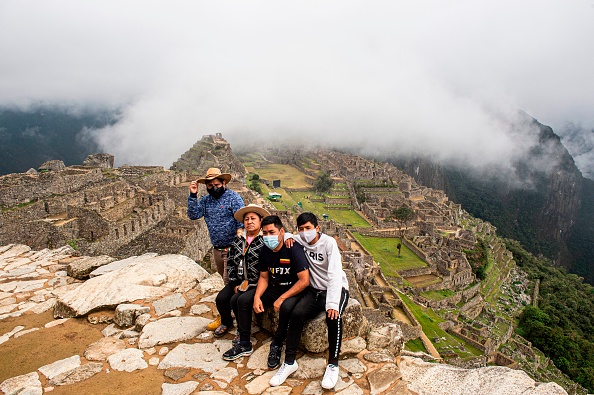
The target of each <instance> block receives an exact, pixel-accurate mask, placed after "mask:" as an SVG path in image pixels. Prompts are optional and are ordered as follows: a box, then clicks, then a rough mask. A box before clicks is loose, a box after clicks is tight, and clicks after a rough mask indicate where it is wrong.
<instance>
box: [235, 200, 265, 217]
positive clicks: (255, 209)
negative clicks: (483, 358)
mask: <svg viewBox="0 0 594 395" xmlns="http://www.w3.org/2000/svg"><path fill="white" fill-rule="evenodd" d="M247 213H256V214H258V215H260V216H261V217H262V218H264V217H268V216H269V215H270V213H269V212H268V210H266V209H265V208H263V207H262V206H260V205H258V204H254V203H250V204H248V205H247V206H245V207H242V208H240V209H239V210H237V211H236V212H235V214H233V216H234V217H235V219H236V220H238V221H239V222H243V216H244V215H246V214H247Z"/></svg>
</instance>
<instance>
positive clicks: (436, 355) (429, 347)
mask: <svg viewBox="0 0 594 395" xmlns="http://www.w3.org/2000/svg"><path fill="white" fill-rule="evenodd" d="M421 340H422V341H423V345H424V346H425V348H426V349H427V351H428V352H429V354H431V355H432V356H433V357H434V358H436V359H441V355H439V353H438V352H437V349H436V348H435V346H434V345H433V343H431V340H429V338H428V337H427V335H426V334H425V332H421Z"/></svg>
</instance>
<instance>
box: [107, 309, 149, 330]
mask: <svg viewBox="0 0 594 395" xmlns="http://www.w3.org/2000/svg"><path fill="white" fill-rule="evenodd" d="M150 310H151V308H150V307H148V306H140V305H137V304H132V303H122V304H120V305H118V307H116V309H115V316H114V317H113V321H114V322H115V323H116V324H117V325H118V326H120V327H122V328H128V327H131V326H132V325H134V321H135V320H136V317H138V316H140V315H141V314H145V313H148V312H149V311H150Z"/></svg>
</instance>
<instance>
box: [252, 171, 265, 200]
mask: <svg viewBox="0 0 594 395" xmlns="http://www.w3.org/2000/svg"><path fill="white" fill-rule="evenodd" d="M248 181H250V182H249V184H248V188H250V189H252V190H254V191H256V192H258V193H259V194H260V195H264V191H263V190H262V184H261V183H260V176H259V175H258V174H249V175H248Z"/></svg>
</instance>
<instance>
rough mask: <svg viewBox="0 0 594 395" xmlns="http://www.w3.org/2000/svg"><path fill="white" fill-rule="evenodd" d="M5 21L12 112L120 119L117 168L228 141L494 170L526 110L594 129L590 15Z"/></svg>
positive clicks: (257, 10)
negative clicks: (209, 139) (93, 112)
mask: <svg viewBox="0 0 594 395" xmlns="http://www.w3.org/2000/svg"><path fill="white" fill-rule="evenodd" d="M32 5H35V7H32ZM0 7H1V9H2V10H3V12H0V49H2V50H3V53H4V54H5V55H4V56H3V58H4V59H7V61H6V62H5V61H3V62H2V64H0V104H3V103H28V102H30V101H31V100H36V101H44V102H66V103H85V104H88V103H98V104H106V105H111V106H113V105H117V106H120V108H122V112H121V114H120V122H118V123H117V124H115V125H113V126H110V127H107V128H104V129H101V130H96V131H92V132H91V133H90V135H92V136H94V138H95V139H96V140H97V142H98V143H99V144H100V145H101V147H102V148H103V149H104V150H105V151H107V152H110V153H113V154H115V155H116V161H117V162H118V163H119V164H123V163H129V164H159V165H164V166H169V165H170V164H171V163H172V162H173V161H174V160H176V159H177V158H178V157H179V156H180V155H181V154H182V153H183V152H184V151H186V150H187V149H188V148H189V147H190V146H191V145H192V144H193V143H194V142H195V141H197V140H198V139H200V137H201V136H202V135H204V134H211V133H217V132H221V133H223V136H224V137H225V138H227V140H229V141H230V142H231V143H232V146H233V147H238V148H239V147H246V146H250V145H253V144H257V146H259V147H261V146H266V145H270V146H273V145H278V144H285V145H286V144H288V145H293V144H295V145H307V144H312V145H319V146H323V147H328V148H357V149H359V150H360V151H361V152H362V153H370V154H378V155H388V154H390V153H411V152H419V153H423V154H426V155H430V156H432V157H435V158H437V159H440V160H449V161H458V162H463V163H467V164H470V165H471V166H473V167H489V166H491V165H493V164H500V165H501V164H506V163H509V162H510V161H511V160H513V159H514V158H518V157H519V156H520V155H521V154H522V152H523V151H524V150H525V149H527V148H530V147H532V146H533V145H534V144H536V140H535V139H534V138H533V137H534V134H533V133H525V134H521V136H522V137H521V138H522V139H524V140H519V136H520V135H518V134H517V133H516V132H515V131H514V128H513V123H514V121H515V119H516V116H517V110H518V109H522V110H525V111H526V112H527V113H529V114H530V115H532V116H534V117H536V118H537V119H538V120H539V121H541V122H542V123H545V124H549V125H551V126H553V128H554V129H555V131H556V132H557V133H558V134H561V135H564V134H566V133H567V135H568V136H572V137H571V138H569V137H568V138H566V140H564V141H568V142H569V141H578V140H579V138H581V137H580V134H579V133H578V134H577V135H571V133H570V131H571V130H573V129H569V128H567V125H569V124H570V123H571V122H573V123H576V124H579V125H581V127H582V128H581V129H580V130H586V131H587V130H592V129H593V128H594V111H592V108H591V103H594V80H592V79H591V78H589V74H590V70H591V69H592V68H593V66H594V53H592V51H589V50H588V49H589V47H590V43H589V40H590V37H593V36H594V23H593V22H594V9H593V8H592V6H591V4H590V3H589V2H588V1H583V2H581V1H579V2H572V3H563V4H561V3H559V4H558V5H557V4H544V3H542V2H537V1H528V2H522V3H517V2H511V1H503V2H494V3H492V4H484V3H481V4H478V3H476V2H471V1H460V2H455V3H454V4H444V3H443V2H438V1H427V2H412V3H410V2H409V3H406V4H396V3H394V2H373V3H369V2H355V1H340V2H339V1H335V2H334V1H330V2H323V3H320V2H313V1H311V2H308V1H306V2H302V3H294V2H287V1H274V2H272V1H259V2H258V1H256V2H247V3H246V2H239V1H238V2H214V3H213V2H201V1H192V2H190V1H188V2H184V1H180V2H175V3H173V4H169V3H159V2H126V3H121V2H117V3H116V2H113V3H111V2H91V3H86V2H85V4H79V3H77V2H69V1H48V2H44V3H41V4H40V3H29V2H27V1H23V2H22V3H21V2H18V3H17V2H5V3H1V4H0ZM1 15H3V16H1ZM25 21H27V22H28V23H26V24H25V23H24V22H25ZM15 33H16V34H15ZM8 37H11V38H10V39H9V38H8ZM13 37H14V38H13ZM583 138H587V137H583ZM568 147H571V144H568ZM570 151H571V149H570ZM588 152H590V151H588ZM588 152H584V153H582V154H580V155H583V156H584V157H587V156H588V155H590V154H588ZM578 159H579V155H578V158H576V162H577V163H578V165H579V166H580V168H582V171H584V169H583V167H585V166H592V164H591V163H590V162H589V161H587V160H584V161H580V160H578ZM584 172H585V171H584ZM585 173H586V174H591V173H587V172H585Z"/></svg>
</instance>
